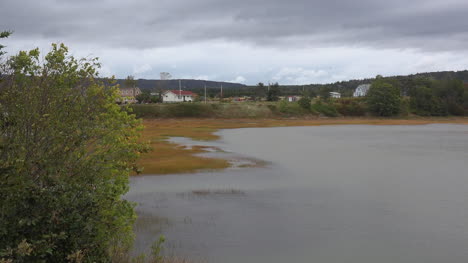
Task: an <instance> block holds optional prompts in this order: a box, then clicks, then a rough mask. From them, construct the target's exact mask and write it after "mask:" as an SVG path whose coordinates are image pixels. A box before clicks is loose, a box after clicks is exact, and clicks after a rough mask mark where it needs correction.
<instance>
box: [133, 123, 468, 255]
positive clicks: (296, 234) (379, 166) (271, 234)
mask: <svg viewBox="0 0 468 263" xmlns="http://www.w3.org/2000/svg"><path fill="white" fill-rule="evenodd" d="M467 132H468V126H463V125H428V126H321V127H288V128H251V129H237V130H224V131H222V132H221V133H220V135H221V136H222V139H221V140H220V141H219V142H215V143H213V144H210V146H213V147H219V148H221V149H223V150H224V151H227V152H228V153H227V154H230V155H231V156H237V157H239V158H246V159H251V160H264V161H266V162H268V165H266V166H265V167H254V168H237V169H228V170H226V171H219V172H211V173H197V174H190V175H174V176H140V177H134V178H132V180H131V190H130V193H129V194H128V195H127V198H128V199H129V200H132V201H135V202H137V203H139V205H138V207H137V213H138V214H139V215H140V218H139V219H138V222H137V225H136V233H137V243H136V247H137V248H136V250H137V252H138V251H144V250H145V249H147V247H148V246H149V245H150V244H151V242H152V241H153V240H156V239H157V236H158V235H159V234H164V235H166V237H167V239H168V243H167V247H168V249H169V252H172V253H175V254H177V255H179V256H187V257H189V258H193V259H201V260H203V261H208V262H228V263H229V262H286V261H287V262H359V263H365V262H372V263H374V262H384V263H385V262H392V263H394V262H408V263H409V262H411V263H418V262H468V249H467V247H468V172H467V170H468V137H467V135H468V134H467ZM186 143H188V144H189V142H188V141H187V142H186ZM210 154H211V153H210ZM213 154H217V153H213Z"/></svg>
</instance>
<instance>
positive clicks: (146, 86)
mask: <svg viewBox="0 0 468 263" xmlns="http://www.w3.org/2000/svg"><path fill="white" fill-rule="evenodd" d="M117 83H118V84H120V86H121V87H124V83H125V79H118V80H117ZM180 83H181V86H182V89H183V90H191V91H194V90H201V89H204V87H205V85H206V87H207V88H208V89H212V88H218V89H219V88H220V87H221V85H222V86H223V89H224V88H226V89H230V88H242V87H246V85H243V84H239V83H230V82H221V81H209V80H196V79H181V80H180ZM137 87H139V88H140V89H141V90H154V91H156V90H178V89H179V80H178V79H171V80H159V79H138V80H137Z"/></svg>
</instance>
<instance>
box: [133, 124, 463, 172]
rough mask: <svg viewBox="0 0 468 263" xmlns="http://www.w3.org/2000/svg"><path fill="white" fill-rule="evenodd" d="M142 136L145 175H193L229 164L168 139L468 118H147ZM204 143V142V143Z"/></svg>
mask: <svg viewBox="0 0 468 263" xmlns="http://www.w3.org/2000/svg"><path fill="white" fill-rule="evenodd" d="M143 123H144V126H145V129H144V130H143V134H142V137H143V139H144V140H146V141H149V142H150V143H151V146H152V148H153V150H152V151H150V152H149V153H146V154H144V155H143V156H142V158H141V160H140V163H139V164H140V165H141V166H142V167H144V170H143V174H155V175H162V174H175V173H190V172H194V171H198V170H212V169H224V168H227V167H229V162H228V161H226V160H223V159H215V158H205V157H200V156H196V154H197V153H202V152H205V150H204V147H203V146H196V147H192V148H186V147H184V146H181V145H177V144H174V143H169V142H167V141H166V140H167V139H168V138H169V137H188V138H192V139H195V140H202V141H203V140H205V141H207V140H216V139H218V137H217V136H216V135H215V134H214V133H215V132H216V131H218V130H219V129H235V128H248V127H285V126H318V125H360V124H370V125H422V124H430V123H456V124H468V118H466V117H465V118H462V117H457V118H455V117H453V118H450V117H447V118H408V119H377V118H310V119H194V118H189V119H145V120H144V121H143ZM201 144H203V143H201Z"/></svg>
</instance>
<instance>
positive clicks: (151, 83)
mask: <svg viewBox="0 0 468 263" xmlns="http://www.w3.org/2000/svg"><path fill="white" fill-rule="evenodd" d="M385 78H387V79H390V78H391V79H396V80H397V81H398V83H400V85H401V87H400V88H401V89H402V90H403V91H404V92H405V91H406V90H407V87H405V85H406V84H407V83H410V82H411V80H414V79H417V78H430V79H435V80H443V79H459V80H463V81H464V82H468V70H463V71H440V72H427V73H418V74H413V75H407V76H391V77H385ZM374 80H375V78H368V79H354V80H347V81H339V82H335V83H329V84H308V85H281V86H280V90H281V94H282V95H299V94H302V91H303V90H305V91H312V92H318V91H319V90H320V89H323V88H326V89H329V90H331V91H337V92H340V93H341V94H342V96H344V97H347V96H352V93H353V92H354V89H356V87H357V86H359V85H361V84H370V83H372V81H374ZM117 82H118V83H119V84H120V85H121V86H122V87H123V86H124V82H125V80H124V79H118V80H117ZM180 82H181V85H182V89H183V90H190V91H193V92H195V93H197V94H199V95H203V94H204V87H205V85H206V87H207V95H208V96H219V95H220V90H221V89H220V88H221V85H222V86H223V96H224V97H231V96H254V95H255V94H257V93H258V92H257V91H256V86H252V85H251V86H247V85H244V84H240V83H230V82H220V81H208V80H195V79H181V80H180ZM137 86H138V87H139V88H140V89H142V90H154V91H160V90H178V89H179V80H178V79H173V80H150V79H139V80H137Z"/></svg>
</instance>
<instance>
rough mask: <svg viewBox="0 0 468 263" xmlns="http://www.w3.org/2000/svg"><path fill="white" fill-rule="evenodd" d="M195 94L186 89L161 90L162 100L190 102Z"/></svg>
mask: <svg viewBox="0 0 468 263" xmlns="http://www.w3.org/2000/svg"><path fill="white" fill-rule="evenodd" d="M195 96H196V94H195V93H193V92H191V91H186V90H168V91H165V92H163V94H162V100H163V102H168V103H170V102H192V101H193V100H194V98H195Z"/></svg>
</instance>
